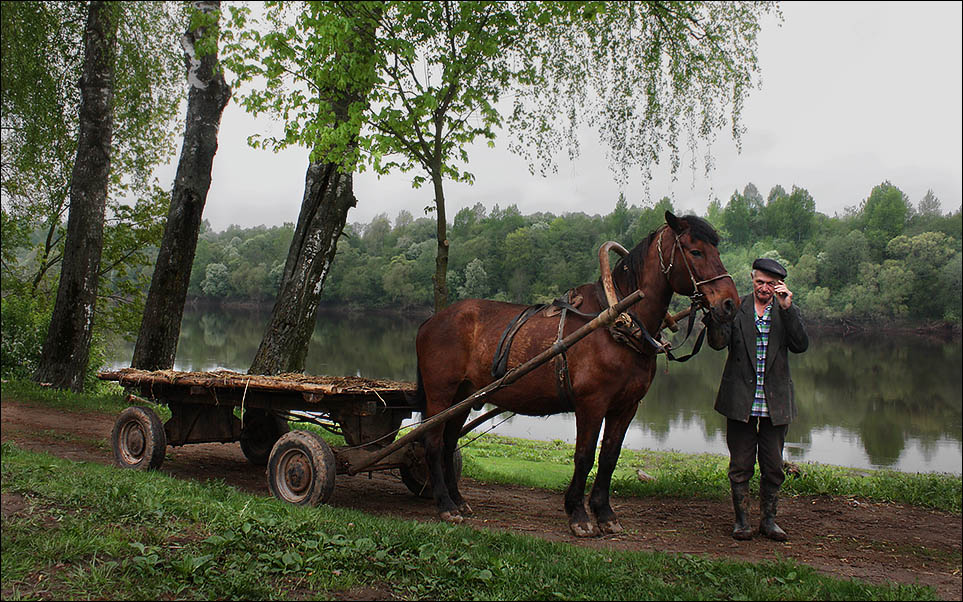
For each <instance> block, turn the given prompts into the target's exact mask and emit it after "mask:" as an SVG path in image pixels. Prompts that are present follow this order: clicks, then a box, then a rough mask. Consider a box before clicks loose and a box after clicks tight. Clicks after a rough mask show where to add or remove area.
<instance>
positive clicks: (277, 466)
mask: <svg viewBox="0 0 963 602" xmlns="http://www.w3.org/2000/svg"><path fill="white" fill-rule="evenodd" d="M336 470H337V466H336V464H335V458H334V452H333V451H332V450H331V447H330V446H329V445H328V444H327V442H326V441H325V440H324V439H322V438H321V437H320V436H319V435H317V434H316V433H312V432H311V431H291V432H289V433H286V434H284V435H282V436H281V438H280V439H278V442H277V443H275V444H274V449H273V450H271V457H270V458H269V459H268V467H267V474H268V488H269V489H270V490H271V493H272V494H274V497H276V498H278V499H280V500H284V501H285V502H289V503H291V504H296V505H298V506H318V505H320V504H323V503H324V502H326V501H328V498H330V497H331V494H332V493H333V492H334V475H335V472H336Z"/></svg>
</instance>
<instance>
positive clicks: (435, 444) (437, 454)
mask: <svg viewBox="0 0 963 602" xmlns="http://www.w3.org/2000/svg"><path fill="white" fill-rule="evenodd" d="M444 433H445V425H443V424H440V425H437V426H435V427H433V428H431V429H429V430H428V432H427V433H426V434H425V438H424V444H425V460H426V461H427V462H428V474H429V478H430V481H431V493H432V496H433V497H434V498H435V506H436V507H437V509H438V515H439V516H440V517H441V519H442V520H444V521H448V522H452V523H460V522H461V521H462V517H461V514H460V512H459V510H458V506H457V505H456V504H455V502H454V501H453V500H452V499H451V494H450V493H449V489H448V485H447V480H446V478H445V474H446V473H447V472H449V470H446V464H450V463H451V461H450V460H449V461H447V462H446V460H445V457H446V456H447V455H448V454H447V453H446V450H445V447H446V446H445V441H444V439H445V436H444Z"/></svg>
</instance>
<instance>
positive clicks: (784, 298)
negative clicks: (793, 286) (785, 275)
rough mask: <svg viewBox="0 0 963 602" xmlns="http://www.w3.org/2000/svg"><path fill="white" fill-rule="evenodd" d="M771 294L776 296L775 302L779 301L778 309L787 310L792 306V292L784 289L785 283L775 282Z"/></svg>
mask: <svg viewBox="0 0 963 602" xmlns="http://www.w3.org/2000/svg"><path fill="white" fill-rule="evenodd" d="M773 292H774V293H775V295H776V300H777V301H779V307H781V308H783V309H789V306H790V305H792V291H791V290H789V289H788V288H786V283H785V282H783V281H782V280H777V281H776V284H775V286H774V287H773Z"/></svg>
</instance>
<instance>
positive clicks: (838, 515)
mask: <svg viewBox="0 0 963 602" xmlns="http://www.w3.org/2000/svg"><path fill="white" fill-rule="evenodd" d="M0 415H2V425H3V428H2V440H3V441H13V442H15V443H16V444H17V445H18V446H20V447H22V448H24V449H29V450H34V451H43V452H47V453H50V454H53V455H56V456H60V457H64V458H69V459H71V460H79V461H88V462H99V463H102V464H110V463H112V462H113V457H112V453H111V451H110V432H111V429H112V427H113V422H114V419H115V417H114V416H110V415H104V414H93V413H81V412H63V411H52V410H50V409H48V408H41V407H33V406H30V405H26V404H22V403H19V402H15V401H12V400H9V399H5V400H4V401H3V403H2V412H0ZM160 470H161V472H164V473H167V474H170V475H173V476H175V477H178V478H182V479H194V480H198V481H204V480H208V479H220V480H223V481H224V482H226V483H229V484H233V485H234V486H236V487H237V488H238V489H241V490H244V491H248V492H251V493H254V494H257V495H270V493H269V492H268V489H267V481H266V479H265V474H264V470H263V469H262V468H257V467H254V466H252V465H251V464H249V463H248V462H247V460H246V459H245V458H244V455H243V454H242V453H241V450H240V447H239V446H238V445H237V444H217V443H212V444H197V445H189V446H184V447H179V448H173V447H168V450H167V457H166V459H165V461H164V464H163V465H162V467H161V469H160ZM462 493H463V494H464V496H465V498H466V499H467V500H468V501H469V503H470V504H471V505H472V507H473V509H474V511H475V514H474V516H473V517H472V518H470V519H469V521H468V524H470V525H471V526H474V527H477V528H486V529H502V530H507V531H511V532H514V533H526V534H528V535H532V536H534V537H541V538H544V539H547V540H551V541H559V542H565V543H568V544H571V545H578V546H586V547H591V548H597V549H618V550H653V551H661V552H672V553H686V554H700V555H707V556H714V557H721V558H729V559H733V560H742V561H749V562H759V561H764V560H777V559H787V558H791V559H794V560H796V561H798V562H801V563H804V564H807V565H809V566H812V567H813V568H815V569H816V570H818V571H820V572H822V573H825V574H827V575H832V576H834V577H838V578H858V579H862V580H865V581H868V582H871V583H885V582H888V581H894V582H899V583H906V584H921V585H928V586H931V587H933V588H934V589H935V591H936V592H937V594H938V595H939V596H941V597H942V598H944V599H947V600H960V599H961V598H963V586H961V539H963V533H961V531H963V522H961V518H960V516H957V515H954V514H949V513H945V512H936V511H930V510H925V509H922V508H918V507H913V506H904V505H899V504H886V503H877V502H870V501H865V500H860V499H854V498H847V497H827V496H818V497H806V496H799V497H783V498H782V499H781V500H780V507H779V523H780V525H781V526H782V527H783V528H784V529H786V531H787V532H788V533H789V536H790V540H789V541H787V542H784V543H777V542H773V541H770V540H768V539H765V538H763V537H760V536H758V535H757V536H756V537H754V538H753V539H752V541H748V542H737V541H735V540H733V539H732V538H731V537H730V531H731V528H732V524H731V522H732V507H731V504H730V503H728V502H727V501H721V500H709V501H707V500H691V499H676V498H662V497H647V498H632V497H624V498H622V497H616V498H613V507H614V509H615V511H616V512H617V513H618V514H619V517H620V519H621V521H622V525H623V527H624V528H625V531H624V532H623V533H620V534H618V535H613V536H604V537H597V538H590V539H577V538H575V537H574V536H572V535H571V534H570V532H569V530H568V525H567V520H566V517H565V512H564V510H563V509H562V495H561V494H560V493H557V492H553V491H546V490H540V489H531V488H527V487H515V486H503V485H491V484H487V483H481V482H477V481H473V480H471V479H467V478H466V479H463V481H462ZM329 503H330V504H331V505H333V506H343V507H350V508H355V509H357V510H361V511H364V512H368V513H371V514H376V515H385V516H394V517H398V518H403V519H413V520H421V521H433V520H437V518H436V515H435V512H434V510H433V504H432V503H431V502H430V501H429V500H425V499H421V498H418V497H415V496H413V495H412V494H411V493H409V491H408V489H407V488H406V487H405V486H404V484H402V482H401V479H400V477H399V476H398V475H397V474H393V473H391V472H385V473H374V474H372V475H371V476H370V478H369V476H367V475H358V476H354V477H348V476H339V477H338V482H337V487H336V488H335V492H334V495H333V497H332V499H331V500H330V502H329ZM15 505H16V498H15V496H6V495H4V497H3V506H4V508H3V511H4V514H7V513H8V512H15V511H16V509H15V508H14V506H15ZM752 511H753V516H754V517H756V518H754V520H758V519H757V517H758V508H757V507H755V506H754V507H753V508H752Z"/></svg>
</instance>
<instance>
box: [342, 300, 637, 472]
mask: <svg viewBox="0 0 963 602" xmlns="http://www.w3.org/2000/svg"><path fill="white" fill-rule="evenodd" d="M644 296H645V295H644V294H643V293H642V291H635V292H634V293H632V294H630V295H629V296H627V297H626V298H625V299H622V300H621V301H619V302H618V303H617V304H615V305H614V306H612V307H609V308H608V309H606V310H605V311H603V312H602V313H600V314H599V315H597V316H596V317H594V318H593V319H592V320H591V321H590V322H588V323H587V324H585V325H584V326H582V327H581V328H579V329H578V330H576V331H575V332H573V333H572V334H570V335H568V336H567V337H565V338H564V339H562V340H561V341H559V342H557V343H554V344H553V345H552V346H551V347H549V348H548V349H546V350H545V351H543V352H541V353H539V354H538V355H536V356H535V357H533V358H532V359H530V360H528V361H527V362H525V363H524V364H521V365H519V366H516V367H515V368H512V369H511V370H509V371H508V372H507V373H506V374H505V376H503V377H501V378H499V379H498V380H495V381H492V382H491V383H489V384H488V385H487V386H485V387H482V388H481V389H479V390H477V391H475V392H474V393H472V394H471V395H469V396H468V397H466V398H465V399H463V400H461V401H459V402H458V403H456V404H455V405H453V406H451V407H449V408H447V409H445V410H442V411H441V412H438V413H437V414H435V415H434V416H432V417H430V418H428V419H427V420H425V421H424V422H422V423H421V424H420V425H419V426H418V428H416V429H414V430H412V431H411V432H409V433H408V434H407V435H405V436H403V437H401V438H400V439H396V440H395V442H394V443H392V444H391V445H389V446H387V447H384V448H382V449H380V450H378V451H376V452H374V453H372V454H371V455H370V456H368V457H367V458H365V459H364V460H363V461H362V462H360V463H359V464H358V465H356V466H351V467H349V468H348V474H351V475H354V474H358V473H359V472H361V471H362V470H364V469H365V468H367V467H369V466H371V465H372V464H374V463H376V462H378V461H380V460H381V459H382V458H384V457H385V456H388V455H390V454H391V453H393V452H394V451H395V450H397V449H400V448H402V447H404V446H405V445H408V443H410V442H411V441H413V440H414V439H417V438H418V437H421V435H422V434H423V433H424V431H426V430H428V429H429V428H431V427H433V426H435V425H436V424H438V423H440V422H445V421H446V420H448V419H449V418H451V417H452V416H453V415H454V414H458V413H460V412H463V411H466V410H467V409H468V408H469V407H470V406H472V405H474V404H476V403H478V401H480V400H481V399H483V398H484V397H486V396H488V395H490V394H491V393H493V392H495V391H497V390H498V389H500V388H502V387H505V386H508V385H510V384H512V383H514V382H515V381H517V380H518V379H520V378H521V377H523V376H525V375H526V374H528V373H529V372H531V371H532V370H534V369H535V368H538V367H539V366H541V365H542V364H544V363H545V362H547V361H548V360H550V359H552V358H553V357H555V356H556V355H558V354H560V353H562V352H563V351H565V350H566V349H568V348H569V347H571V346H572V345H574V344H575V343H577V342H578V341H580V340H582V339H583V338H585V337H586V336H588V335H589V334H591V333H592V332H594V331H595V330H598V329H599V328H601V327H602V326H607V325H608V324H611V323H612V322H613V321H614V320H615V318H616V317H618V315H619V314H621V313H622V312H624V311H625V310H626V309H628V308H629V307H631V306H632V305H634V304H636V303H637V302H639V301H640V300H641V299H642V297H644Z"/></svg>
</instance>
